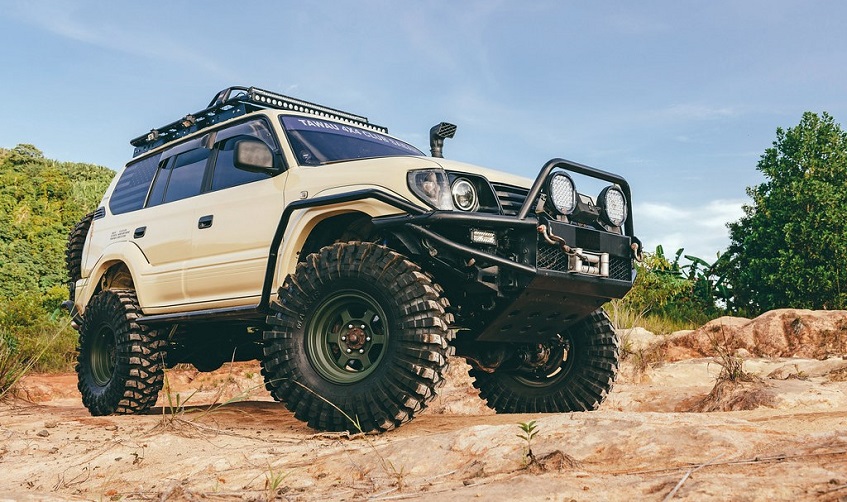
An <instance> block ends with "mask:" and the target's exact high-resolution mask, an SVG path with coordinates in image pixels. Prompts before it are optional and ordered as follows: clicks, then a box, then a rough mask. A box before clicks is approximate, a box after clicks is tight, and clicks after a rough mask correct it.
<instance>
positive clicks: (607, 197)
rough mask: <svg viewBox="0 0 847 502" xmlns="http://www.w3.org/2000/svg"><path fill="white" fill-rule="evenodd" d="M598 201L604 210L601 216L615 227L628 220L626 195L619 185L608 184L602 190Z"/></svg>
mask: <svg viewBox="0 0 847 502" xmlns="http://www.w3.org/2000/svg"><path fill="white" fill-rule="evenodd" d="M597 202H598V203H599V204H600V207H601V208H603V211H602V212H601V213H600V216H601V217H602V218H603V219H604V220H606V223H609V224H610V225H612V226H613V227H619V226H621V225H623V222H625V221H626V197H625V196H624V194H623V192H622V191H621V189H620V188H618V186H617V185H612V186H608V187H606V188H604V189H603V191H602V192H600V196H599V197H597Z"/></svg>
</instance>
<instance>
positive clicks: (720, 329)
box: [660, 309, 847, 361]
mask: <svg viewBox="0 0 847 502" xmlns="http://www.w3.org/2000/svg"><path fill="white" fill-rule="evenodd" d="M716 348H717V349H720V350H721V351H723V352H725V353H734V352H736V351H740V350H742V349H743V351H746V352H747V353H748V354H749V355H751V356H756V357H802V358H813V359H824V358H826V357H830V356H833V355H842V354H847V310H799V309H779V310H772V311H770V312H766V313H764V314H762V315H760V316H759V317H757V318H755V319H752V320H751V319H745V318H742V317H720V318H718V319H715V320H713V321H710V322H708V323H707V324H705V325H703V326H702V327H700V328H698V329H696V330H694V331H687V332H682V333H678V334H674V335H671V336H670V337H668V338H667V339H665V340H664V341H663V342H662V343H661V344H660V350H662V351H664V353H665V360H666V361H678V360H681V359H688V358H695V357H710V356H713V355H715V354H716V352H717V351H716ZM743 351H742V353H743ZM745 355H746V354H745Z"/></svg>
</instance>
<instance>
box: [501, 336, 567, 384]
mask: <svg viewBox="0 0 847 502" xmlns="http://www.w3.org/2000/svg"><path fill="white" fill-rule="evenodd" d="M550 351H551V354H550V360H551V361H553V364H549V365H547V366H544V367H541V368H537V369H535V370H534V371H521V372H516V373H514V374H513V375H512V378H514V379H515V381H517V382H519V383H521V384H523V385H526V386H528V387H537V388H542V387H548V386H550V385H555V384H556V383H558V382H559V381H561V380H562V379H563V378H565V377H567V376H568V374H569V373H570V372H571V370H572V369H573V365H574V351H573V343H572V342H571V340H570V338H568V339H566V340H565V341H564V342H562V343H561V344H556V345H555V346H554V347H552V348H551V349H550Z"/></svg>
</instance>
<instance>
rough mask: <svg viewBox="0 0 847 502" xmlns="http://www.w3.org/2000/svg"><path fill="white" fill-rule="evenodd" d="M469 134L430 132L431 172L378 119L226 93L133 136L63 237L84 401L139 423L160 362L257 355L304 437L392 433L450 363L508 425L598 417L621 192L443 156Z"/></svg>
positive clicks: (612, 181) (605, 376) (609, 379)
mask: <svg viewBox="0 0 847 502" xmlns="http://www.w3.org/2000/svg"><path fill="white" fill-rule="evenodd" d="M455 129H456V128H455V126H452V125H451V124H447V123H441V124H439V125H437V126H435V127H433V128H432V129H431V131H430V140H431V141H430V143H431V145H430V146H431V156H427V155H425V154H424V153H423V152H421V151H420V150H418V149H417V148H415V147H414V146H412V145H410V144H408V143H407V142H405V141H402V140H400V139H397V138H395V137H392V136H390V135H388V131H387V129H386V128H384V127H380V126H377V125H374V124H372V123H370V122H369V121H368V119H367V118H365V117H362V116H359V115H354V114H351V113H347V112H343V111H340V110H335V109H331V108H328V107H325V106H321V105H317V104H314V103H309V102H305V101H302V100H298V99H294V98H290V97H287V96H283V95H280V94H277V93H273V92H268V91H264V90H261V89H257V88H253V87H251V88H244V87H232V88H229V89H225V90H223V91H221V92H220V93H219V94H218V95H217V96H216V97H215V99H213V100H212V102H211V103H210V104H209V106H208V107H206V108H205V109H203V110H201V111H199V112H197V113H193V114H190V115H187V116H185V117H184V118H182V119H180V120H177V121H176V122H173V123H171V124H168V125H166V126H164V127H160V128H157V129H153V130H152V131H150V133H148V134H145V135H143V136H141V137H139V138H136V139H134V140H133V141H132V142H131V143H132V145H134V146H135V155H134V157H133V160H131V161H130V162H129V163H128V164H127V165H126V167H125V168H123V169H122V170H121V171H120V172H118V173H117V175H116V176H115V179H114V180H113V181H112V183H111V185H110V186H109V188H108V190H107V191H106V194H105V195H104V197H103V200H102V202H101V204H100V206H99V207H98V208H97V210H96V211H95V212H93V213H92V214H91V215H89V216H88V217H86V218H85V219H84V220H83V221H81V222H80V223H79V224H78V225H77V226H76V227H75V228H74V229H73V231H72V232H71V235H70V238H69V242H68V252H67V262H68V270H69V273H70V280H71V282H70V289H71V300H70V301H69V302H66V307H67V308H68V309H69V310H70V311H71V312H72V313H73V316H74V325H75V327H76V328H77V329H78V330H79V335H80V336H79V358H78V364H77V366H76V370H77V373H78V376H79V390H80V392H81V394H82V399H83V403H84V404H85V406H86V407H87V408H88V409H89V410H90V412H91V413H92V414H94V415H104V414H111V413H137V412H143V411H145V410H147V409H148V408H150V407H151V406H152V405H153V404H154V403H155V402H156V400H157V396H158V393H159V391H160V390H161V388H162V382H163V371H164V369H165V368H166V367H171V366H173V365H175V364H179V363H190V364H193V365H194V366H196V367H197V368H198V369H199V370H201V371H211V370H214V369H216V368H218V367H220V366H221V365H222V364H223V363H224V362H228V361H243V360H252V359H258V360H260V361H261V365H262V374H263V375H264V378H265V382H266V386H267V388H268V390H269V391H270V392H271V394H272V395H273V397H274V398H275V399H277V400H279V401H282V402H283V403H285V405H286V406H287V407H288V408H289V409H290V410H292V411H293V412H294V413H295V415H296V417H297V418H299V419H301V420H304V421H307V422H308V423H309V425H310V426H312V427H314V428H317V429H321V430H349V429H351V428H353V427H354V422H356V425H355V426H356V427H360V428H361V429H362V430H364V431H384V430H388V429H392V428H394V427H397V426H399V425H400V424H402V423H404V422H406V421H408V420H410V419H411V418H413V417H414V416H415V415H416V414H417V413H418V412H419V411H421V410H422V409H423V408H425V407H426V405H427V403H428V402H429V401H430V400H431V399H432V398H433V397H434V395H435V392H436V389H437V388H438V387H439V385H440V384H441V383H442V375H443V372H444V370H445V367H446V365H447V357H448V355H450V354H452V353H455V354H456V355H457V356H460V357H463V358H465V359H466V360H467V361H468V362H469V363H470V365H471V367H472V369H471V370H470V373H471V376H472V377H473V379H474V385H475V386H476V387H477V388H479V390H480V396H481V397H482V398H483V399H485V400H486V402H487V403H488V405H489V406H490V407H492V408H494V409H495V410H497V411H498V412H505V413H510V412H563V411H579V410H591V409H594V408H596V407H597V406H599V404H600V403H601V402H602V401H603V399H604V398H605V396H606V394H607V393H608V391H609V389H610V388H611V386H612V383H613V382H614V380H615V376H616V373H617V369H618V357H619V350H618V344H619V342H618V338H617V336H616V335H615V332H614V331H613V328H612V325H611V323H610V322H609V319H608V318H607V316H606V315H605V313H604V312H603V310H602V309H601V305H602V304H603V303H604V302H606V301H608V300H609V299H611V298H620V297H622V296H623V295H624V294H626V292H627V291H628V290H629V289H630V288H631V286H632V281H633V267H632V260H633V259H634V258H637V257H638V254H639V250H640V243H639V242H638V240H637V239H636V238H635V236H634V235H633V227H632V216H631V203H630V190H629V185H628V184H627V183H626V181H625V180H624V179H623V178H621V177H619V176H616V175H613V174H610V173H606V172H603V171H599V170H596V169H593V168H590V167H587V166H584V165H580V164H576V163H573V162H569V161H565V160H561V159H554V160H551V161H549V162H547V163H546V164H545V165H544V166H543V168H542V169H541V172H540V173H539V174H538V177H537V178H536V179H535V180H528V179H524V178H520V177H517V176H513V175H509V174H505V173H502V172H497V171H492V170H488V169H483V168H480V167H476V166H472V165H469V164H462V163H458V162H454V161H448V160H445V159H444V158H443V157H442V154H441V151H442V146H443V142H444V140H445V139H446V138H450V137H452V136H453V134H454V132H455ZM575 179H580V180H582V179H587V180H589V181H590V182H592V183H596V182H598V180H599V182H600V184H601V185H602V190H600V191H599V195H597V196H596V197H589V196H586V195H583V194H581V193H580V192H578V191H577V189H576V185H575V183H576V182H575ZM580 183H582V181H580Z"/></svg>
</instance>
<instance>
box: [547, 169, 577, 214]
mask: <svg viewBox="0 0 847 502" xmlns="http://www.w3.org/2000/svg"><path fill="white" fill-rule="evenodd" d="M547 194H548V195H549V196H550V201H551V202H552V204H553V207H554V208H555V209H556V211H558V212H559V213H561V214H571V213H572V212H573V210H574V209H575V208H576V201H577V195H576V188H575V187H574V184H573V180H572V179H571V177H570V176H568V175H567V174H565V173H562V172H556V173H553V174H551V175H550V177H549V178H547Z"/></svg>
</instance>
